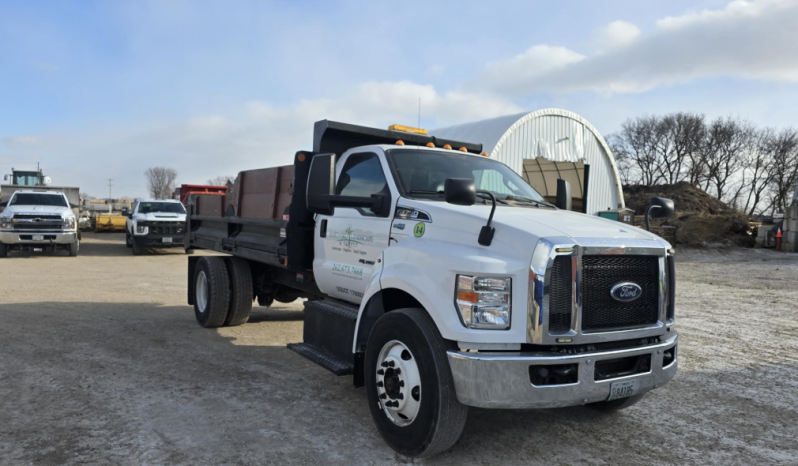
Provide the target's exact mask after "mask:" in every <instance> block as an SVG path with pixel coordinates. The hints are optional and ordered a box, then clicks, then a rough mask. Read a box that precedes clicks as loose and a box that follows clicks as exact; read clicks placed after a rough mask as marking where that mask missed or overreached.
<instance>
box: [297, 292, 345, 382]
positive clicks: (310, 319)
mask: <svg viewBox="0 0 798 466" xmlns="http://www.w3.org/2000/svg"><path fill="white" fill-rule="evenodd" d="M357 314H358V308H357V307H355V306H354V305H352V304H349V303H344V302H341V301H333V300H319V301H307V302H305V326H304V330H303V340H304V342H303V343H293V344H290V345H288V349H290V350H292V351H294V352H296V353H297V354H300V355H302V356H304V357H306V358H307V359H309V360H311V361H313V362H315V363H316V364H318V365H320V366H321V367H324V368H325V369H327V370H329V371H330V372H332V373H333V374H335V375H347V374H352V373H353V371H354V361H355V355H354V354H353V353H352V342H353V341H354V337H355V324H356V322H357Z"/></svg>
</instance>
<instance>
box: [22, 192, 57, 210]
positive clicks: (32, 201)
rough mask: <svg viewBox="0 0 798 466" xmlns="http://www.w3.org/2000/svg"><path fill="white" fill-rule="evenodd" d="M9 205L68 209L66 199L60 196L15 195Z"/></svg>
mask: <svg viewBox="0 0 798 466" xmlns="http://www.w3.org/2000/svg"><path fill="white" fill-rule="evenodd" d="M9 205H43V206H52V207H69V206H68V205H67V202H66V199H64V196H62V195H60V194H35V193H17V194H15V195H14V198H13V199H11V202H10V203H9Z"/></svg>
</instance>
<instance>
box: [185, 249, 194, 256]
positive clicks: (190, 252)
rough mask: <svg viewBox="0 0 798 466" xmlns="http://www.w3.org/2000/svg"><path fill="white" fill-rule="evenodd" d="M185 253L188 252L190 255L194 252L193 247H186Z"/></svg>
mask: <svg viewBox="0 0 798 466" xmlns="http://www.w3.org/2000/svg"><path fill="white" fill-rule="evenodd" d="M186 254H188V255H189V256H190V255H192V254H194V250H193V249H186Z"/></svg>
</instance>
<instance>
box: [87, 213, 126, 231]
mask: <svg viewBox="0 0 798 466" xmlns="http://www.w3.org/2000/svg"><path fill="white" fill-rule="evenodd" d="M126 219H127V217H125V216H122V215H98V216H97V218H96V219H95V222H94V232H95V233H100V232H122V231H125V220H126Z"/></svg>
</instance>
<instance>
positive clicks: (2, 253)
mask: <svg viewBox="0 0 798 466" xmlns="http://www.w3.org/2000/svg"><path fill="white" fill-rule="evenodd" d="M5 257H8V246H6V245H5V243H0V258H5Z"/></svg>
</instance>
